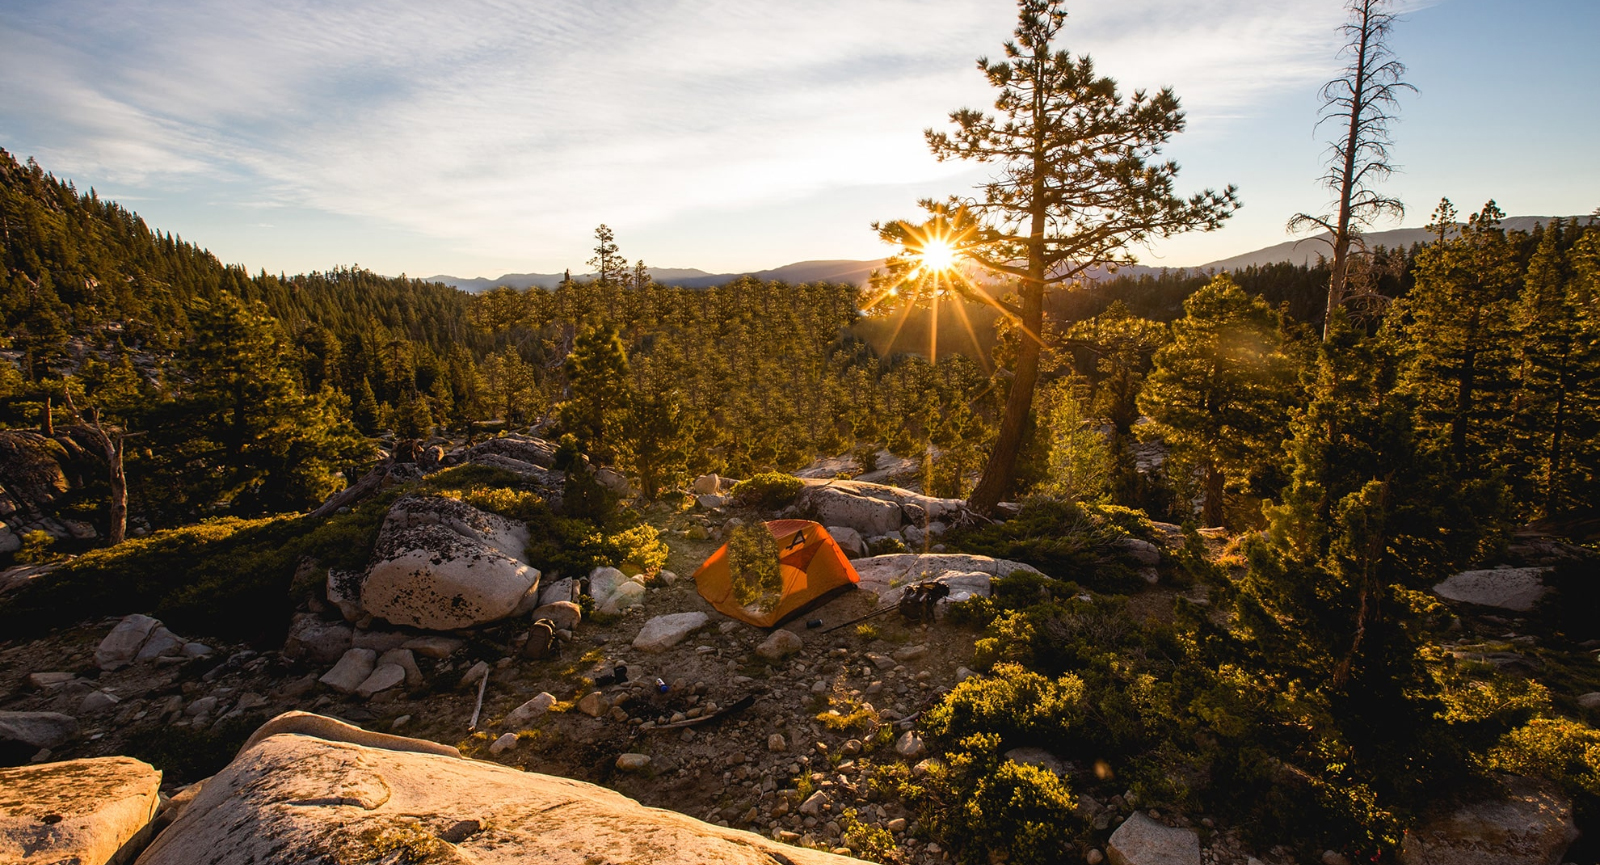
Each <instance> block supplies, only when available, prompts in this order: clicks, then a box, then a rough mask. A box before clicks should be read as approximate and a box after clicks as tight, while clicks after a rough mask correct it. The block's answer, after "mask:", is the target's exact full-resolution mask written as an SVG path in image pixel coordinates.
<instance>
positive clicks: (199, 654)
mask: <svg viewBox="0 0 1600 865" xmlns="http://www.w3.org/2000/svg"><path fill="white" fill-rule="evenodd" d="M215 651H216V649H213V648H211V647H210V646H208V645H206V644H205V643H184V644H183V656H184V657H185V658H204V657H205V656H207V655H210V654H211V653H213V652H215Z"/></svg>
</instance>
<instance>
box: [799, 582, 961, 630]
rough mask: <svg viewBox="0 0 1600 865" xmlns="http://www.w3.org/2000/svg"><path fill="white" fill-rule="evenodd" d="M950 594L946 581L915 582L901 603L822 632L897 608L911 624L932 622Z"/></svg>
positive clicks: (902, 595)
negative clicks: (941, 602)
mask: <svg viewBox="0 0 1600 865" xmlns="http://www.w3.org/2000/svg"><path fill="white" fill-rule="evenodd" d="M949 595H950V587H949V586H947V585H945V584H944V583H941V582H938V581H935V580H926V581H923V582H920V583H914V584H912V585H909V586H907V587H906V589H905V591H903V592H901V593H900V603H898V604H895V605H894V606H892V607H879V608H878V609H876V610H873V611H872V612H870V613H868V614H866V615H865V616H856V617H855V618H853V619H851V620H850V621H848V622H840V623H839V624H837V625H834V626H833V627H831V628H829V629H827V630H826V631H823V632H822V633H824V634H831V633H833V632H834V631H837V630H839V629H840V628H848V627H849V626H851V625H854V624H855V623H857V622H865V621H866V620H868V619H875V618H877V617H878V616H881V615H883V614H885V613H892V612H894V611H896V610H899V611H900V615H901V616H903V617H904V618H905V620H906V622H907V623H909V624H916V623H918V622H927V623H929V624H932V623H933V621H934V611H935V610H936V609H937V608H938V605H939V602H940V601H942V600H944V599H945V598H947V597H949ZM819 621H820V620H819ZM809 624H810V623H809V622H808V623H807V625H808V626H809Z"/></svg>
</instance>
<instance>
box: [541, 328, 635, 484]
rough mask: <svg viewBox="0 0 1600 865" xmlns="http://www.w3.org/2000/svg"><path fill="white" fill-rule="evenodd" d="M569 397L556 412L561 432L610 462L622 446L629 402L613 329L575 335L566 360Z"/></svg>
mask: <svg viewBox="0 0 1600 865" xmlns="http://www.w3.org/2000/svg"><path fill="white" fill-rule="evenodd" d="M566 373H567V387H568V389H569V391H570V394H571V395H570V396H569V397H568V399H567V401H566V402H563V403H562V404H561V405H560V406H559V408H558V413H559V415H560V418H561V427H562V429H563V430H565V431H566V432H569V433H571V434H572V435H573V436H574V437H575V438H576V439H577V442H578V446H579V447H580V448H582V449H583V451H584V452H585V453H588V454H590V455H591V456H593V457H595V458H597V459H601V460H609V459H611V458H612V457H613V456H614V455H615V451H616V449H617V448H618V447H619V446H620V445H622V444H623V431H622V424H623V423H624V421H625V419H626V417H627V411H628V404H629V400H630V397H631V395H632V394H631V387H630V383H629V382H630V375H629V372H628V352H627V349H626V348H625V347H624V346H623V344H622V339H621V337H620V336H618V334H617V330H616V328H614V327H611V326H609V325H608V326H603V327H591V328H589V329H588V330H585V331H584V332H583V333H581V334H579V335H578V339H577V342H576V344H574V346H573V348H572V354H570V355H568V356H567V364H566Z"/></svg>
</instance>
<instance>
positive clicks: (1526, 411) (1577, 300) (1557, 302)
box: [1508, 220, 1600, 516]
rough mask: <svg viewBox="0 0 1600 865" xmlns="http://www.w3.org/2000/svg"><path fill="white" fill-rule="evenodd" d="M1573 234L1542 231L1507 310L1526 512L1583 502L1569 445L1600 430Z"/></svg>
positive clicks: (1592, 342) (1596, 353) (1598, 338)
mask: <svg viewBox="0 0 1600 865" xmlns="http://www.w3.org/2000/svg"><path fill="white" fill-rule="evenodd" d="M1571 232H1572V229H1569V228H1568V227H1567V226H1565V225H1564V224H1563V223H1562V222H1561V221H1560V220H1556V221H1554V222H1553V223H1552V224H1550V225H1548V226H1545V227H1544V230H1543V231H1542V232H1540V233H1539V235H1538V246H1537V248H1536V249H1535V251H1534V254H1533V257H1532V259H1531V260H1530V261H1529V262H1528V269H1527V273H1526V275H1525V277H1524V279H1523V286H1522V291H1521V293H1520V295H1519V296H1518V298H1517V302H1516V307H1515V310H1514V311H1513V313H1512V322H1511V323H1512V327H1513V328H1514V329H1515V331H1516V333H1517V340H1516V351H1517V357H1516V385H1515V386H1516V401H1515V405H1514V419H1513V420H1512V422H1511V423H1509V424H1508V432H1509V434H1510V436H1511V438H1510V442H1511V444H1512V449H1513V450H1514V452H1515V455H1516V468H1517V471H1516V477H1515V480H1514V489H1515V490H1516V492H1517V497H1518V499H1519V500H1520V501H1521V502H1522V503H1524V506H1525V509H1526V510H1527V511H1528V515H1530V516H1551V515H1554V514H1558V513H1561V512H1562V511H1564V510H1566V509H1568V508H1571V507H1574V506H1576V505H1580V504H1582V503H1584V502H1585V501H1586V499H1585V498H1584V496H1583V491H1584V490H1585V488H1586V487H1587V484H1585V483H1584V480H1583V477H1582V476H1583V474H1584V471H1583V466H1582V464H1581V462H1580V461H1579V460H1576V459H1575V453H1574V451H1575V449H1576V450H1579V451H1581V450H1583V449H1585V448H1584V444H1583V443H1584V441H1585V440H1586V439H1588V438H1590V437H1592V436H1593V435H1595V433H1596V432H1597V431H1600V430H1597V429H1596V424H1595V420H1596V418H1595V416H1594V412H1593V408H1594V403H1595V400H1596V398H1597V397H1600V330H1597V329H1596V325H1597V324H1600V321H1597V317H1596V315H1595V313H1594V311H1593V306H1594V304H1593V296H1592V295H1590V293H1589V291H1587V290H1586V289H1585V287H1584V286H1583V285H1582V282H1581V278H1580V275H1579V273H1578V272H1577V269H1576V268H1575V267H1574V264H1575V263H1576V259H1578V258H1579V257H1580V256H1581V255H1582V250H1581V249H1575V250H1573V251H1572V252H1573V254H1571V255H1569V252H1568V250H1567V249H1566V248H1564V247H1566V246H1568V245H1569V244H1568V243H1567V241H1566V238H1567V236H1568V235H1569V233H1571ZM1597 233H1600V232H1594V231H1591V232H1588V234H1589V235H1591V236H1593V235H1595V234H1597ZM1584 243H1585V245H1592V243H1593V242H1592V241H1591V240H1585V241H1584ZM1591 468H1592V467H1591Z"/></svg>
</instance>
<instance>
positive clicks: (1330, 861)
mask: <svg viewBox="0 0 1600 865" xmlns="http://www.w3.org/2000/svg"><path fill="white" fill-rule="evenodd" d="M1319 861H1321V862H1322V865H1350V859H1349V857H1347V856H1345V855H1344V854H1343V853H1340V852H1339V851H1337V850H1324V851H1322V859H1321V860H1319Z"/></svg>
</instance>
